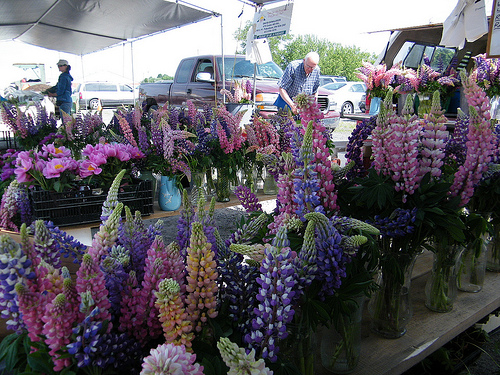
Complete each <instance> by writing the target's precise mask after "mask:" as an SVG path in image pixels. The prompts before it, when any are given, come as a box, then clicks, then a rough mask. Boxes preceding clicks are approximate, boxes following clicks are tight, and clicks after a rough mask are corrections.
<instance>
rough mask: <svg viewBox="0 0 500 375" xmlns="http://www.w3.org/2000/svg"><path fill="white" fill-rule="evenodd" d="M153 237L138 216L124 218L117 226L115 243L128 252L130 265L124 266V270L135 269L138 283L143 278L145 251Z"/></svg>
mask: <svg viewBox="0 0 500 375" xmlns="http://www.w3.org/2000/svg"><path fill="white" fill-rule="evenodd" d="M154 238H155V237H152V232H150V231H148V228H146V226H145V225H144V222H143V221H142V219H141V218H140V217H135V218H134V219H133V220H126V221H125V222H124V223H122V224H121V226H120V228H119V236H118V241H117V243H118V244H119V245H121V246H123V248H124V249H125V250H126V251H128V253H129V254H130V265H129V266H128V267H126V271H128V272H129V271H130V270H133V271H135V273H136V277H137V280H138V281H139V283H140V282H142V280H143V278H144V266H145V262H146V256H147V251H148V249H149V248H150V247H151V244H152V243H153V241H154Z"/></svg>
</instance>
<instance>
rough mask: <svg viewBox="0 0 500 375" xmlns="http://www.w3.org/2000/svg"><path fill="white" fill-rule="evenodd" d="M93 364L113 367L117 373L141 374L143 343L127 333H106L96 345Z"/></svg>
mask: <svg viewBox="0 0 500 375" xmlns="http://www.w3.org/2000/svg"><path fill="white" fill-rule="evenodd" d="M95 348H96V349H97V350H96V351H95V353H94V360H93V365H94V366H96V367H100V368H103V369H104V368H109V367H113V368H115V369H116V370H117V373H126V374H139V371H140V363H141V361H140V360H141V359H142V357H143V355H142V347H141V344H140V343H139V342H138V341H137V340H135V339H133V338H132V337H130V336H129V335H127V334H126V333H121V334H117V333H113V332H111V333H106V334H104V335H101V336H100V337H99V338H98V341H97V343H96V345H95Z"/></svg>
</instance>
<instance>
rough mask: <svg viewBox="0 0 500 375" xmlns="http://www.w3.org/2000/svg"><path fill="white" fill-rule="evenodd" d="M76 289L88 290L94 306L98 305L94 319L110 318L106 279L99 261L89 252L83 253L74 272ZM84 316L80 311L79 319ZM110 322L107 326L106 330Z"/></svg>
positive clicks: (110, 326)
mask: <svg viewBox="0 0 500 375" xmlns="http://www.w3.org/2000/svg"><path fill="white" fill-rule="evenodd" d="M76 291H77V292H78V293H83V292H88V291H90V293H91V296H92V299H93V300H94V302H95V306H96V307H99V313H98V314H97V315H96V317H95V320H102V321H104V320H108V321H110V320H111V313H110V311H109V309H110V308H111V303H110V302H109V299H108V290H107V289H106V280H105V278H104V273H103V272H102V270H101V268H100V267H99V263H98V261H97V260H96V259H94V258H93V257H92V255H90V254H85V255H84V256H83V258H82V263H81V265H80V268H79V269H78V271H77V272H76ZM84 318H85V314H84V313H81V312H80V320H83V319H84ZM111 328H112V324H111V323H110V324H109V326H108V332H109V331H110V330H111Z"/></svg>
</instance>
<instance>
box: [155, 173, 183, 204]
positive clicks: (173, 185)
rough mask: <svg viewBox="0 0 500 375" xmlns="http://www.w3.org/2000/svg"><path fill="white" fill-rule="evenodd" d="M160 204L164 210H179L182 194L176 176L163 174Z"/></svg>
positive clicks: (159, 196) (159, 197)
mask: <svg viewBox="0 0 500 375" xmlns="http://www.w3.org/2000/svg"><path fill="white" fill-rule="evenodd" d="M158 194H159V195H158V204H159V206H160V209H161V210H162V211H175V210H178V209H179V207H180V206H181V203H182V195H181V192H180V190H179V188H178V187H177V181H176V179H175V178H171V177H168V176H161V183H160V190H159V193H158Z"/></svg>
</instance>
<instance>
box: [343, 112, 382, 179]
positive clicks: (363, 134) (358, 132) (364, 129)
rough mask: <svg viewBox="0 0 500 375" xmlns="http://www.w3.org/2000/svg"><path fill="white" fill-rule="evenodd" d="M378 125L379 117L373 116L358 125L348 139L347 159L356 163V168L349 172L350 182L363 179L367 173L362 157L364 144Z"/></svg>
mask: <svg viewBox="0 0 500 375" xmlns="http://www.w3.org/2000/svg"><path fill="white" fill-rule="evenodd" d="M376 125H377V116H372V117H370V118H368V119H364V120H363V121H360V122H358V123H357V125H356V128H355V129H354V130H353V131H352V133H351V135H350V136H349V138H348V142H347V146H346V158H347V160H349V161H354V162H355V166H354V167H353V168H352V169H350V170H349V172H347V178H348V179H349V180H352V179H354V178H355V177H362V176H364V174H365V172H366V168H365V166H364V160H363V155H362V150H363V143H364V142H365V141H366V140H367V139H368V137H369V136H370V135H371V134H372V131H373V129H374V128H375V126H376Z"/></svg>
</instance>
